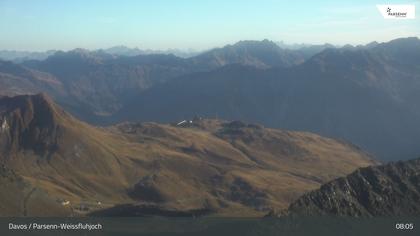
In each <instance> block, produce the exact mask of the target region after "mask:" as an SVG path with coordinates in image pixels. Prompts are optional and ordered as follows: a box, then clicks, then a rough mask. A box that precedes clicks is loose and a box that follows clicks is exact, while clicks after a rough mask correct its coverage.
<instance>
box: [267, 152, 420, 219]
mask: <svg viewBox="0 0 420 236" xmlns="http://www.w3.org/2000/svg"><path fill="white" fill-rule="evenodd" d="M287 214H292V215H340V216H357V217H371V216H414V215H415V216H418V215H420V159H415V160H411V161H406V162H402V161H400V162H396V163H389V164H386V165H381V166H372V167H366V168H361V169H358V170H357V171H355V172H353V173H352V174H350V175H348V176H347V177H343V178H338V179H336V180H334V181H331V182H329V183H327V184H325V185H322V186H321V188H320V189H318V190H315V191H313V192H310V193H308V194H306V195H304V196H302V197H301V198H299V199H298V200H297V201H295V202H294V203H292V204H291V205H290V207H289V209H288V212H287ZM271 215H273V214H271Z"/></svg>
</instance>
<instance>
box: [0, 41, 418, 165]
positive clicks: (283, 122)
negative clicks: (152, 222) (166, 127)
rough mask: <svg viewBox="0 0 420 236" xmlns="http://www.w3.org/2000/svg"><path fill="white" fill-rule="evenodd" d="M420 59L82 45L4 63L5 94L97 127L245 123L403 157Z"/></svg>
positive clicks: (411, 134) (254, 46)
mask: <svg viewBox="0 0 420 236" xmlns="http://www.w3.org/2000/svg"><path fill="white" fill-rule="evenodd" d="M116 49H118V48H115V49H114V50H115V51H118V50H116ZM120 49H124V48H120ZM121 51H124V50H121ZM418 61H420V40H419V39H418V38H401V39H396V40H392V41H390V42H387V43H376V42H374V43H371V44H368V45H364V46H356V47H353V46H349V45H346V46H344V47H341V48H337V47H334V46H333V45H328V44H326V45H318V46H306V45H305V46H302V47H297V48H295V49H287V48H281V47H279V46H278V45H277V44H276V43H273V42H271V41H268V40H263V41H241V42H238V43H236V44H233V45H227V46H225V47H223V48H217V49H213V50H210V51H206V52H203V53H201V54H199V55H196V56H192V57H189V58H180V57H177V56H174V55H166V54H152V55H137V56H122V55H121V54H118V53H115V52H114V53H112V52H111V53H109V52H106V51H103V50H102V51H93V52H91V51H87V50H83V49H77V50H73V51H69V52H56V53H55V54H53V55H51V56H49V57H48V58H47V59H45V60H27V61H25V62H22V63H12V62H5V61H3V62H0V93H1V94H5V95H14V94H27V93H37V92H46V93H48V94H49V95H51V96H52V97H53V98H54V100H56V101H57V102H58V103H59V104H60V105H61V106H63V107H64V108H65V109H66V110H68V111H70V112H71V113H72V114H73V115H75V116H76V117H78V118H80V119H82V120H85V121H87V122H89V123H92V124H96V125H104V124H113V123H118V122H122V121H159V122H173V121H174V120H184V119H186V118H188V117H193V116H203V117H213V118H216V117H218V118H222V119H228V120H236V119H238V120H244V121H246V122H252V123H261V124H264V125H265V126H268V127H273V128H284V129H291V130H301V131H310V132H315V133H319V134H321V135H325V136H329V137H334V138H340V139H345V140H348V141H351V142H352V143H355V144H356V145H358V146H360V147H362V148H364V149H366V150H368V151H369V152H371V153H373V154H374V155H376V156H377V157H378V158H380V159H382V160H395V159H398V158H401V157H405V158H410V157H415V156H417V155H418V154H419V153H420V146H418V145H417V143H416V140H419V139H420V125H419V124H420V105H419V103H418V101H419V99H420V97H419V96H420V95H419V94H420V93H418V91H420V73H419V72H420V67H419V65H418V63H417V62H418Z"/></svg>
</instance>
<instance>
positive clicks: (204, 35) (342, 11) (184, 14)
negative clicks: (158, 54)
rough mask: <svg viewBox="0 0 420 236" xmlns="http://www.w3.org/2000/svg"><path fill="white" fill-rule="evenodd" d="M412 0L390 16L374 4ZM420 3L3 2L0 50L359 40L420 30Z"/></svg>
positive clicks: (275, 0)
mask: <svg viewBox="0 0 420 236" xmlns="http://www.w3.org/2000/svg"><path fill="white" fill-rule="evenodd" d="M384 3H396V4H415V5H416V8H417V11H416V13H417V18H416V19H415V20H385V19H383V18H382V16H381V15H380V13H379V12H378V10H377V9H376V4H384ZM419 11H420V1H419V0H411V1H410V0H408V1H393V0H386V1H385V0H383V1H371V0H351V1H346V2H345V1H338V0H331V1H314V0H312V1H309V0H308V1H299V0H296V1H290V0H289V1H279V0H254V1H251V0H208V1H204V0H202V1H200V0H147V1H140V0H137V1H135V0H133V1H129V0H68V1H65V0H0V49H17V50H47V49H63V50H68V49H73V48H76V47H83V48H88V49H96V48H104V47H111V46H115V45H126V46H129V47H139V48H150V49H167V48H181V49H186V48H193V49H207V48H211V47H215V46H223V45H225V44H228V43H234V42H236V41H239V40H244V39H255V40H261V39H265V38H267V39H270V40H273V41H281V40H283V41H284V42H286V43H324V42H329V43H333V44H346V43H351V44H359V43H367V42H370V41H373V40H376V41H387V40H390V39H394V38H398V37H406V36H417V37H419V36H420V20H419V19H420V13H419Z"/></svg>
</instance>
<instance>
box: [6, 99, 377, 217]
mask: <svg viewBox="0 0 420 236" xmlns="http://www.w3.org/2000/svg"><path fill="white" fill-rule="evenodd" d="M0 164H1V165H0V183H1V184H0V190H1V191H0V209H1V210H0V215H1V216H69V215H73V216H77V215H86V214H93V215H109V214H111V215H115V214H117V213H118V212H119V213H118V214H122V213H121V211H122V210H123V212H124V214H122V215H125V216H127V215H136V214H137V212H138V211H139V214H145V212H154V213H153V214H175V215H188V214H190V212H203V213H206V214H214V215H220V216H235V215H236V216H261V215H264V214H267V212H268V211H270V210H271V209H277V208H285V207H287V205H288V204H289V203H290V202H292V201H293V200H295V199H297V198H298V196H300V195H302V194H303V193H304V192H307V191H309V190H313V189H315V188H317V187H319V186H320V185H321V184H322V183H326V182H328V181H330V180H332V179H334V178H336V177H339V176H344V175H345V174H348V173H350V172H352V171H354V170H355V169H357V168H359V167H364V166H369V165H375V164H377V161H375V160H373V159H372V158H371V156H369V155H368V154H367V153H366V152H364V151H362V150H360V149H359V148H357V147H356V146H354V145H352V144H349V143H346V142H343V141H338V140H334V139H330V138H325V137H321V136H319V135H316V134H312V133H307V132H291V131H285V130H275V129H268V128H264V127H263V126H261V125H257V124H246V123H243V122H240V121H230V122H229V121H222V120H210V119H201V118H199V117H196V118H194V119H191V120H186V121H183V122H179V123H177V124H175V123H174V124H157V123H127V122H126V123H121V124H117V125H114V126H110V127H101V128H100V127H94V126H91V125H88V124H86V123H84V122H81V121H79V120H77V119H76V118H74V117H73V116H71V115H70V114H68V113H67V112H66V111H64V110H63V109H62V108H61V107H59V106H58V105H56V104H55V103H54V102H53V101H52V100H51V99H50V98H49V97H48V96H47V95H45V94H38V95H22V96H15V97H3V98H0ZM144 209H147V210H144ZM116 212H117V213H116ZM118 214H117V215H118ZM151 214H152V213H151Z"/></svg>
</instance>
